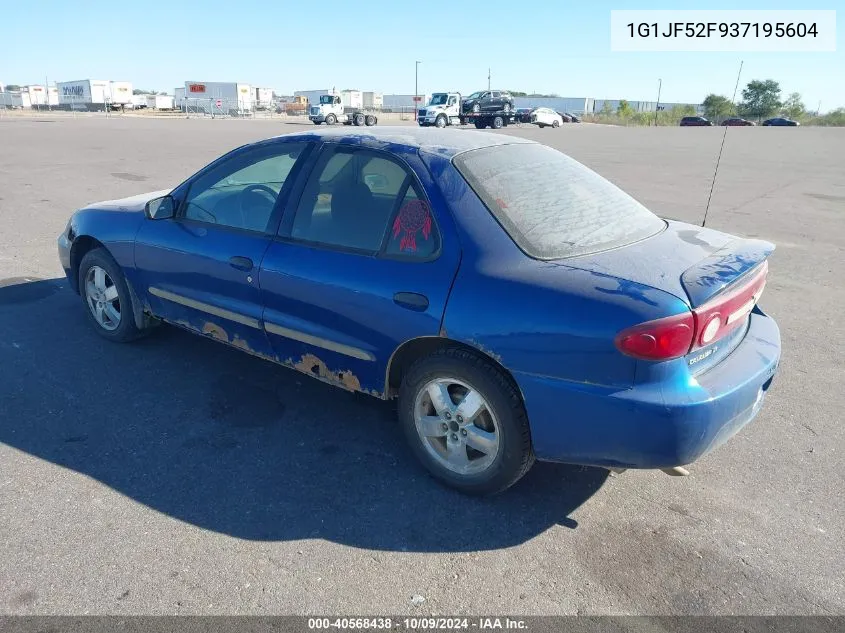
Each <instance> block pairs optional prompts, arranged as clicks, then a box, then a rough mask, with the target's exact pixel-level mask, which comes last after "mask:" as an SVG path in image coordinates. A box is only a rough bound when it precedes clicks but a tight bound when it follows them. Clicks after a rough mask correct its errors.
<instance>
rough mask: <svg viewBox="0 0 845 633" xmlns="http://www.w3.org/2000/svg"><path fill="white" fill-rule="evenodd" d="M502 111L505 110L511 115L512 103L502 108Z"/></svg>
mask: <svg viewBox="0 0 845 633" xmlns="http://www.w3.org/2000/svg"><path fill="white" fill-rule="evenodd" d="M502 110H504V112H505V114H510V111H511V104H510V103H506V104H505V105H504V106H503V107H502Z"/></svg>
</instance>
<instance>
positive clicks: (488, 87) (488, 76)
mask: <svg viewBox="0 0 845 633" xmlns="http://www.w3.org/2000/svg"><path fill="white" fill-rule="evenodd" d="M487 90H490V69H489V68H488V69H487Z"/></svg>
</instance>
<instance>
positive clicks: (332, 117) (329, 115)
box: [326, 114, 337, 125]
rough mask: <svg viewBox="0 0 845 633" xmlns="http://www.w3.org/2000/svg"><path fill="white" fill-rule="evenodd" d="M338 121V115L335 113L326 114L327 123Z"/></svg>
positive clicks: (331, 123) (332, 123)
mask: <svg viewBox="0 0 845 633" xmlns="http://www.w3.org/2000/svg"><path fill="white" fill-rule="evenodd" d="M335 123H337V117H336V116H335V115H333V114H327V115H326V125H334V124H335Z"/></svg>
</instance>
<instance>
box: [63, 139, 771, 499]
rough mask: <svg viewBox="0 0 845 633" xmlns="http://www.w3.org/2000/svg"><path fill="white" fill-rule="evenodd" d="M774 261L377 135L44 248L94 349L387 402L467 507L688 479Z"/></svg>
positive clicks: (751, 358) (575, 167) (137, 210)
mask: <svg viewBox="0 0 845 633" xmlns="http://www.w3.org/2000/svg"><path fill="white" fill-rule="evenodd" d="M773 249H774V245H772V244H770V243H768V242H765V241H761V240H751V239H741V238H737V237H734V236H732V235H728V234H726V233H722V232H719V231H715V230H712V229H705V228H701V227H698V226H693V225H690V224H685V223H683V222H676V221H667V220H663V219H661V218H659V217H658V216H656V215H655V214H653V213H652V212H651V211H649V210H648V209H646V208H645V207H644V206H643V205H641V204H640V203H638V202H637V201H635V200H634V199H633V198H631V197H630V196H628V195H627V194H625V193H624V192H622V191H621V190H620V189H618V188H617V187H615V186H614V185H613V184H611V183H610V182H608V181H607V180H605V179H604V178H602V177H601V176H599V175H598V174H596V173H595V172H593V171H591V170H590V169H588V168H587V167H585V166H583V165H581V164H580V163H578V162H576V161H575V160H573V159H572V158H569V157H568V156H566V155H565V154H562V153H561V152H559V151H557V150H554V149H552V148H550V147H547V146H545V145H542V144H539V143H533V142H530V141H527V140H525V139H519V138H516V137H512V136H504V135H498V134H492V133H487V132H479V133H473V134H468V133H466V132H464V131H461V130H452V129H444V130H428V129H426V130H421V129H417V128H413V129H412V128H402V129H401V130H398V131H395V130H392V129H391V128H384V129H380V128H377V127H374V128H367V129H366V131H364V130H358V129H349V128H340V129H338V128H329V129H325V128H323V129H320V128H317V129H312V130H311V131H309V132H298V133H294V134H287V135H283V136H277V137H275V138H271V139H267V140H264V141H259V142H255V143H251V144H249V145H245V146H243V147H239V148H237V149H235V150H232V151H231V152H229V153H227V154H225V155H224V156H222V157H220V158H219V159H217V160H215V161H214V162H212V163H211V164H209V165H208V166H206V167H204V168H202V169H201V170H200V171H198V172H197V173H196V174H194V175H193V176H191V177H189V178H188V179H187V180H186V181H185V182H183V183H181V184H179V185H177V186H176V187H175V188H174V189H171V190H165V191H157V192H152V193H148V194H143V195H137V196H133V197H130V198H125V199H121V200H112V201H107V202H101V203H96V204H91V205H88V206H86V207H84V208H82V209H80V210H78V211H76V212H75V213H73V214H72V216H71V217H70V220H69V222H68V224H67V227H66V228H65V229H64V230H63V231H62V233H61V235H60V236H59V238H58V253H59V259H60V262H61V265H62V267H63V268H64V271H65V274H66V276H67V279H68V280H69V283H70V286H71V288H73V290H75V291H76V292H78V293H79V294H80V296H81V308H82V309H83V310H84V313H85V315H86V318H87V319H88V320H89V321H90V323H91V325H92V327H93V328H94V329H95V330H96V331H97V332H98V333H99V334H100V335H102V336H103V337H104V338H106V339H108V340H110V341H114V342H124V341H130V340H134V339H137V338H139V337H140V336H142V335H144V334H148V333H150V332H152V331H153V330H154V329H155V326H156V325H157V324H159V323H161V322H166V323H169V324H172V325H174V326H177V327H180V328H183V329H185V330H187V331H189V332H194V333H196V334H200V335H204V336H207V337H209V338H212V339H214V340H217V341H221V342H223V343H225V344H228V345H230V346H232V347H234V348H236V349H240V350H242V351H245V352H248V353H250V354H253V355H255V356H258V357H260V358H263V359H267V360H269V361H272V362H275V363H278V364H281V365H283V366H285V367H289V368H291V369H294V370H297V371H299V372H302V373H303V374H306V375H308V376H312V377H314V378H316V379H318V380H322V381H324V382H326V383H329V384H331V385H335V386H337V387H341V388H343V389H346V390H349V391H355V392H363V393H366V394H370V395H373V396H376V397H377V398H382V399H390V398H398V416H399V420H400V422H401V427H402V429H403V430H404V433H405V435H406V437H407V440H408V442H409V443H410V446H411V448H412V451H413V453H414V455H416V457H417V458H419V460H420V461H421V462H422V463H423V464H424V465H425V467H426V468H427V469H428V470H429V471H430V472H431V473H432V474H433V475H434V477H436V478H437V479H439V480H440V481H442V482H444V483H446V484H448V485H450V486H453V487H455V488H457V489H459V490H461V491H464V492H467V493H473V494H486V493H494V492H498V491H501V490H503V489H505V488H507V487H508V486H510V485H511V484H513V483H515V482H516V481H517V480H518V479H520V477H522V476H523V475H524V474H525V473H526V472H527V471H528V470H529V468H530V467H531V465H532V464H533V462H534V461H535V459H539V460H551V461H560V462H569V463H575V464H585V465H594V466H600V467H606V468H613V469H625V468H650V469H664V470H666V471H667V472H669V473H673V474H684V473H685V471H684V470H683V469H682V468H679V467H681V466H683V465H686V464H689V463H691V462H694V461H695V460H697V459H698V458H699V457H701V456H702V455H703V454H705V453H707V452H709V451H710V450H712V449H714V448H715V447H716V446H718V445H720V444H722V443H723V442H725V441H726V440H727V439H728V438H729V437H731V436H732V435H733V434H734V433H736V432H737V431H738V430H739V429H740V428H742V427H743V426H744V425H745V424H746V423H748V422H749V421H750V420H751V419H752V418H753V417H754V416H755V415H756V414H757V412H758V411H759V410H760V407H761V404H762V402H763V401H764V396H765V394H766V392H767V390H768V389H769V387H770V385H771V384H772V380H773V376H774V374H775V372H776V369H777V367H778V359H779V356H780V335H779V331H778V327H777V325H776V323H775V321H774V320H773V319H772V318H771V317H769V316H767V315H766V314H765V313H764V312H763V311H762V310H761V309H760V307H759V306H758V300H759V298H760V294H761V293H762V291H763V287H764V284H765V283H766V277H767V274H768V264H767V259H768V257H769V255H770V254H771V252H772V251H773ZM104 353H105V352H104ZM174 354H175V355H178V350H174ZM127 371H130V372H131V371H136V368H133V367H131V366H130V367H127ZM103 388H104V389H106V390H107V389H108V385H103ZM131 400H132V394H127V395H126V396H125V397H124V398H123V403H122V404H123V406H128V407H131V406H132V403H131ZM300 404H302V406H305V403H300ZM81 406H82V407H83V409H84V403H83V404H81ZM120 406H121V404H120V403H117V404H116V408H115V415H120ZM313 406H320V403H319V402H314V403H313ZM337 423H338V424H348V423H350V421H349V420H337ZM362 432H363V431H362ZM244 458H245V459H248V456H245V457H244ZM275 467H276V468H286V467H288V465H285V464H277V465H275ZM397 485H398V484H397Z"/></svg>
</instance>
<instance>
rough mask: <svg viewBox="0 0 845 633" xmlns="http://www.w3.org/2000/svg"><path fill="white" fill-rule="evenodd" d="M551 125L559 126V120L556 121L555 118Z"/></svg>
mask: <svg viewBox="0 0 845 633" xmlns="http://www.w3.org/2000/svg"><path fill="white" fill-rule="evenodd" d="M552 127H560V121H558V120H557V119H555V120H554V121H552Z"/></svg>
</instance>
